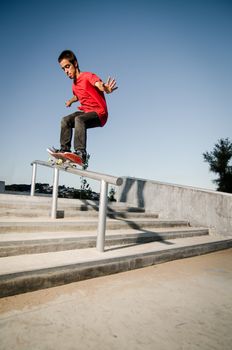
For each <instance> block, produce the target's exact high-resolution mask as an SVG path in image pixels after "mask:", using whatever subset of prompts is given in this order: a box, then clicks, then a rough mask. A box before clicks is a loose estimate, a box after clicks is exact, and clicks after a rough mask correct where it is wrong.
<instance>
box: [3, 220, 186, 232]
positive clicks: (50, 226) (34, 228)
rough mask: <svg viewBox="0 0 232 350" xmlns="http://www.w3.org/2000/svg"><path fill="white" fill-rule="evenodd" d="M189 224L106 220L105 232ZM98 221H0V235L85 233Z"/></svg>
mask: <svg viewBox="0 0 232 350" xmlns="http://www.w3.org/2000/svg"><path fill="white" fill-rule="evenodd" d="M188 226H189V223H188V222H187V221H183V220H160V219H153V218H138V219H137V218H136V219H124V218H117V219H109V218H108V219H107V222H106V229H107V230H119V229H122V228H125V229H126V228H131V229H137V230H142V229H148V228H152V229H154V228H160V227H188ZM97 227H98V219H97V218H88V219H78V220H77V219H57V220H53V219H37V220H36V219H33V218H32V219H17V220H14V219H1V222H0V234H1V233H9V232H13V233H14V232H23V233H25V232H41V231H47V232H51V231H52V232H60V231H70V232H73V231H83V230H84V231H86V230H97Z"/></svg>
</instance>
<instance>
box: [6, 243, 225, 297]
mask: <svg viewBox="0 0 232 350" xmlns="http://www.w3.org/2000/svg"><path fill="white" fill-rule="evenodd" d="M230 247H232V240H222V241H215V242H210V243H204V244H195V245H192V246H183V247H178V248H172V249H164V250H162V251H152V252H147V253H146V252H145V253H141V254H132V255H130V256H126V255H125V256H119V257H113V258H108V259H101V260H98V261H85V262H83V263H77V264H72V265H67V266H60V267H54V268H48V269H43V270H34V271H27V272H22V273H11V274H8V275H3V276H1V277H0V297H6V296H11V295H15V294H21V293H26V292H29V291H34V290H38V289H44V288H50V287H53V286H59V285H63V284H67V283H72V282H77V281H80V280H85V279H89V278H95V277H99V276H104V275H109V274H114V273H119V272H123V271H129V270H132V269H138V268H142V267H145V266H151V265H155V264H160V263H164V262H167V261H171V260H175V259H183V258H187V257H193V256H196V255H201V254H207V253H210V252H214V251H217V250H222V249H227V248H230Z"/></svg>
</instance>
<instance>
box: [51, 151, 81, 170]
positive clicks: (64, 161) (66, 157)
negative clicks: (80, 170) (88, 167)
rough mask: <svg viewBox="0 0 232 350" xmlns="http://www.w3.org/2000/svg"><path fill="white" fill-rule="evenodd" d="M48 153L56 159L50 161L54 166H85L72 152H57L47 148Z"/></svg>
mask: <svg viewBox="0 0 232 350" xmlns="http://www.w3.org/2000/svg"><path fill="white" fill-rule="evenodd" d="M47 151H48V153H49V154H50V155H51V156H52V157H53V158H54V159H55V161H54V160H50V161H51V162H52V163H53V164H57V165H63V166H64V167H69V166H72V167H76V166H77V165H80V166H82V167H83V166H84V164H83V162H82V160H81V158H80V157H78V156H77V155H76V154H74V153H72V152H55V151H54V149H53V148H47Z"/></svg>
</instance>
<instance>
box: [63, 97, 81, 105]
mask: <svg viewBox="0 0 232 350" xmlns="http://www.w3.org/2000/svg"><path fill="white" fill-rule="evenodd" d="M76 101H78V99H77V97H76V96H73V97H72V98H70V100H68V101H66V102H65V106H66V107H71V106H72V104H73V102H76Z"/></svg>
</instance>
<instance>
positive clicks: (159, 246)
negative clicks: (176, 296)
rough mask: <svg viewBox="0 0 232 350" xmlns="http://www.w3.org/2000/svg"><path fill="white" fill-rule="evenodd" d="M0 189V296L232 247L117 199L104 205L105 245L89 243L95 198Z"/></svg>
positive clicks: (180, 222) (223, 240) (231, 242)
mask: <svg viewBox="0 0 232 350" xmlns="http://www.w3.org/2000/svg"><path fill="white" fill-rule="evenodd" d="M50 208H51V198H49V197H37V196H36V197H29V196H20V195H17V196H16V195H7V194H0V297H5V296H10V295H14V294H19V293H25V292H28V291H33V290H37V289H42V288H48V287H52V286H57V285H62V284H65V283H71V282H75V281H79V280H82V279H86V278H93V277H97V276H102V275H107V274H111V273H117V272H121V271H126V270H131V269H134V268H141V267H144V266H149V265H152V264H157V263H162V262H166V261H170V260H174V259H180V258H185V257H190V256H195V255H200V254H206V253H209V252H213V251H216V250H220V249H226V248H229V247H231V246H232V239H228V238H222V237H216V236H211V235H210V232H209V230H208V229H207V228H204V227H191V226H190V223H189V222H186V221H183V220H162V219H159V217H158V214H157V213H146V212H144V210H142V209H141V208H134V207H130V206H129V205H125V204H122V203H112V204H109V205H108V218H107V230H106V244H105V252H104V253H100V252H98V251H97V250H96V248H95V246H96V236H97V224H98V218H97V215H98V203H97V202H94V201H84V200H83V201H81V200H71V199H59V200H58V210H59V211H60V212H62V213H63V215H61V217H63V218H60V219H56V220H52V219H50V218H49V212H50Z"/></svg>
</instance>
